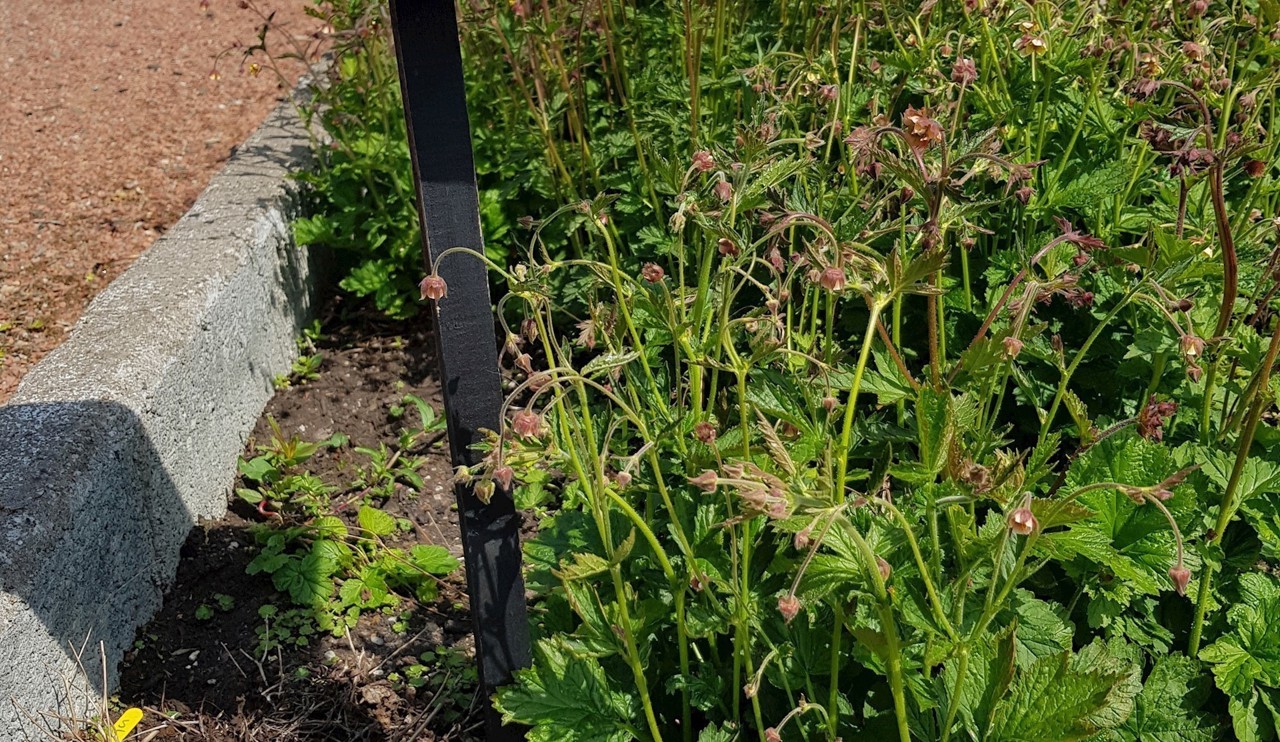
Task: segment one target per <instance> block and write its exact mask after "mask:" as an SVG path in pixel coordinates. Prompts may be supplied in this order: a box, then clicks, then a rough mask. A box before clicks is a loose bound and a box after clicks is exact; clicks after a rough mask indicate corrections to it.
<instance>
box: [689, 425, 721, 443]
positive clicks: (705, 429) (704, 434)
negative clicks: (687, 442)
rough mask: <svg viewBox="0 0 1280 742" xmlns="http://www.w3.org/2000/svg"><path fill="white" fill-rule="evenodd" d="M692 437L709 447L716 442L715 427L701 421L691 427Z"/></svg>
mask: <svg viewBox="0 0 1280 742" xmlns="http://www.w3.org/2000/svg"><path fill="white" fill-rule="evenodd" d="M693 437H694V438H697V439H698V440H699V441H701V442H702V443H705V444H707V445H708V446H710V445H711V444H712V443H715V440H716V426H714V425H712V424H711V423H709V422H707V421H706V420H703V421H702V422H700V423H697V424H696V425H694V426H693Z"/></svg>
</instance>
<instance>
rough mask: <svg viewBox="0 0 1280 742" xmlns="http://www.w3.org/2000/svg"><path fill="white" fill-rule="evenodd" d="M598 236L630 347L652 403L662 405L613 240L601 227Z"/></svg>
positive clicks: (607, 231) (660, 393) (663, 400)
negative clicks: (604, 249)
mask: <svg viewBox="0 0 1280 742" xmlns="http://www.w3.org/2000/svg"><path fill="white" fill-rule="evenodd" d="M600 234H602V235H604V244H605V247H606V249H607V250H608V251H609V269H610V277H611V278H612V279H613V290H614V292H615V293H616V294H617V296H618V309H619V311H621V313H622V321H623V323H624V324H625V325H626V327H627V334H628V335H630V336H631V343H632V345H634V346H635V349H636V352H637V353H639V355H640V365H641V366H642V367H643V368H644V375H645V378H646V379H647V380H648V381H649V388H650V390H651V391H652V392H653V395H654V402H655V403H657V404H664V403H665V401H666V398H665V397H664V395H663V394H662V392H661V391H659V389H658V382H657V380H656V379H654V377H653V369H651V368H649V358H648V356H647V355H646V353H645V348H644V341H643V340H641V339H640V333H639V331H637V330H636V325H635V322H634V321H633V320H632V319H631V308H630V307H631V301H630V300H629V299H628V297H627V295H626V294H624V293H623V290H622V270H621V269H620V268H619V267H618V250H617V248H616V247H615V246H614V244H613V238H611V237H610V236H609V228H608V227H602V228H601V229H600Z"/></svg>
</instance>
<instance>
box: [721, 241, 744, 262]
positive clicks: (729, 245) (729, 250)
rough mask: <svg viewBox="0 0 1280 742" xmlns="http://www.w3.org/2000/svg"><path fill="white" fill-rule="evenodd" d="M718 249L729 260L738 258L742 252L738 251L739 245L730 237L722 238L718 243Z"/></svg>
mask: <svg viewBox="0 0 1280 742" xmlns="http://www.w3.org/2000/svg"><path fill="white" fill-rule="evenodd" d="M716 249H717V250H718V251H719V252H720V254H721V255H723V256H725V257H727V258H736V257H738V255H739V254H741V252H742V251H741V250H739V249H738V244H737V243H736V242H734V241H733V240H731V239H729V238H728V237H721V238H720V239H719V240H718V241H717V242H716Z"/></svg>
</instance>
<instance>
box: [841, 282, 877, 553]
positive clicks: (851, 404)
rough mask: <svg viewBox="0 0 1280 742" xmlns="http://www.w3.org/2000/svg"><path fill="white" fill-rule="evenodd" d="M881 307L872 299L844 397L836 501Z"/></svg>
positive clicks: (845, 476) (845, 479)
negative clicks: (855, 365)
mask: <svg viewBox="0 0 1280 742" xmlns="http://www.w3.org/2000/svg"><path fill="white" fill-rule="evenodd" d="M883 308H884V303H883V302H881V301H880V300H878V299H877V300H874V301H872V303H871V313H870V314H869V315H868V316H867V329H866V330H865V331H864V332H863V335H862V350H861V351H860V352H859V353H858V365H857V367H856V368H855V369H854V371H853V384H852V385H851V386H850V387H849V396H848V398H846V399H845V408H844V425H843V427H842V428H841V431H840V450H839V452H838V455H837V456H836V478H835V481H834V482H832V484H833V485H834V490H835V491H834V492H833V493H832V494H833V495H834V498H835V501H836V502H837V503H842V502H844V491H845V485H846V483H847V482H848V476H849V443H850V440H851V439H852V435H853V418H854V410H855V409H856V408H857V406H858V404H857V403H858V390H859V389H861V388H862V374H863V373H864V372H865V371H866V370H867V357H868V356H870V355H871V341H872V340H874V339H875V336H876V320H878V319H879V318H880V311H881V310H882V309H883ZM872 566H874V565H872Z"/></svg>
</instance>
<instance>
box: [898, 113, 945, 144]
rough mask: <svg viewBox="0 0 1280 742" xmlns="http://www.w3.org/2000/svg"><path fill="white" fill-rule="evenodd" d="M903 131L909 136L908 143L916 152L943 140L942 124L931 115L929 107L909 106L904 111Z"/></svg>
mask: <svg viewBox="0 0 1280 742" xmlns="http://www.w3.org/2000/svg"><path fill="white" fill-rule="evenodd" d="M902 131H903V134H905V135H906V137H907V144H909V145H911V149H913V150H915V151H916V152H923V151H925V150H926V149H928V148H929V147H930V145H932V144H934V143H936V142H939V141H941V140H942V124H939V123H938V122H937V121H935V120H934V119H933V118H932V117H930V115H929V109H928V108H927V107H926V108H916V107H915V106H907V110H906V111H903V113H902Z"/></svg>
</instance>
